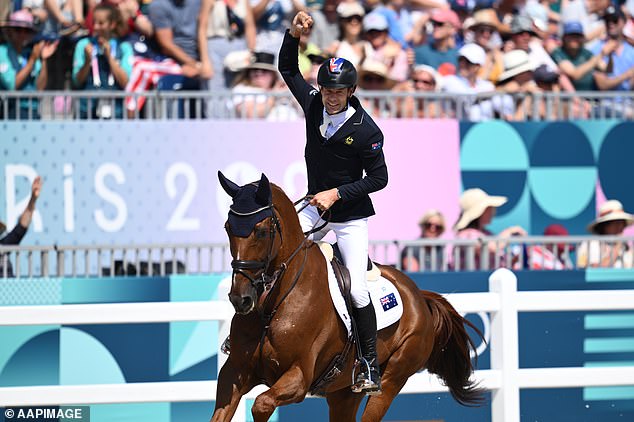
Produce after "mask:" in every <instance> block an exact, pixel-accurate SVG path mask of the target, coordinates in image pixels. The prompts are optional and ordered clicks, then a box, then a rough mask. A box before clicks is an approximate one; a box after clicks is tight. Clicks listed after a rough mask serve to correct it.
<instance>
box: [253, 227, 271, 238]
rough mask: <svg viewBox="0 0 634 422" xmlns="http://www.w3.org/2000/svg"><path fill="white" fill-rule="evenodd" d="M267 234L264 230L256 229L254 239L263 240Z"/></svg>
mask: <svg viewBox="0 0 634 422" xmlns="http://www.w3.org/2000/svg"><path fill="white" fill-rule="evenodd" d="M267 234H268V231H266V230H264V229H257V230H256V231H255V238H256V239H264V238H265V237H266V236H267Z"/></svg>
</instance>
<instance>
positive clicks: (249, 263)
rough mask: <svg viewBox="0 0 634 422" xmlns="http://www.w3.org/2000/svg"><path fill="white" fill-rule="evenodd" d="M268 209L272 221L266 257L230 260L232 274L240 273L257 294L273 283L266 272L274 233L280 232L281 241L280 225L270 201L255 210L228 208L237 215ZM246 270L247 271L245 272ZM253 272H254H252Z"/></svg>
mask: <svg viewBox="0 0 634 422" xmlns="http://www.w3.org/2000/svg"><path fill="white" fill-rule="evenodd" d="M268 209H270V210H271V212H272V214H273V216H272V217H271V218H272V219H273V223H272V224H271V225H270V229H269V233H268V237H269V238H270V239H271V241H270V242H269V248H268V251H267V253H266V258H265V259H264V261H258V260H248V259H234V260H232V261H231V268H233V276H235V275H236V274H240V275H242V276H243V277H245V278H246V279H248V280H249V281H250V282H251V285H252V286H253V288H255V290H256V291H257V292H258V295H259V294H261V293H262V292H263V291H265V290H268V288H270V285H271V284H272V283H273V281H274V280H273V279H272V277H269V276H268V275H267V274H268V272H269V266H270V265H271V262H272V261H273V259H274V258H275V256H273V244H274V243H275V233H277V232H279V234H280V242H281V241H282V230H281V227H280V222H279V219H278V218H277V212H276V210H275V207H274V206H273V203H270V204H268V205H266V206H264V207H262V208H258V209H256V210H255V211H249V212H239V211H236V210H234V209H233V208H231V207H230V208H229V212H230V213H231V214H234V215H237V216H239V217H247V216H250V215H254V214H257V213H259V212H261V211H266V210H268ZM247 271H248V272H247ZM253 272H255V274H254V273H253Z"/></svg>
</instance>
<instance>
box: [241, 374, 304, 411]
mask: <svg viewBox="0 0 634 422" xmlns="http://www.w3.org/2000/svg"><path fill="white" fill-rule="evenodd" d="M307 392H308V388H307V387H306V383H305V381H304V374H303V372H302V370H301V369H300V368H299V367H297V366H295V367H293V368H291V369H289V370H288V371H287V372H285V373H284V374H283V375H282V376H281V377H280V379H278V380H277V382H276V383H275V384H273V386H272V387H271V388H269V389H268V390H266V391H265V392H264V393H262V394H260V395H259V396H258V397H257V398H256V399H255V402H254V403H253V407H252V408H251V413H252V414H253V421H254V422H266V421H268V420H269V418H270V417H271V415H272V414H273V412H274V411H275V408H276V407H279V406H284V405H285V404H291V403H297V402H300V401H302V400H303V399H304V397H306V393H307Z"/></svg>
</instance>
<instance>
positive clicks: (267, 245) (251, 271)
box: [218, 172, 282, 314]
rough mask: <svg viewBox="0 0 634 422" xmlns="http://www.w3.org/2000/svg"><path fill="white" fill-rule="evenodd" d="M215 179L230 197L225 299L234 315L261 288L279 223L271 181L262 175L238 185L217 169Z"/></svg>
mask: <svg viewBox="0 0 634 422" xmlns="http://www.w3.org/2000/svg"><path fill="white" fill-rule="evenodd" d="M218 179H219V180H220V185H221V186H222V188H223V189H224V190H225V192H227V193H228V194H229V196H231V198H233V203H232V204H231V207H230V208H229V217H228V218H227V222H226V223H225V230H226V231H227V235H228V236H229V247H230V249H231V256H232V257H233V260H232V261H231V267H232V268H233V276H232V279H231V290H230V292H229V300H230V301H231V303H232V304H233V307H234V309H235V311H236V312H237V313H238V314H248V313H249V312H251V311H253V310H254V309H255V306H256V304H257V301H258V298H259V296H260V294H262V292H263V291H264V288H265V287H266V283H267V281H268V280H267V277H268V276H269V275H270V270H271V269H270V268H269V267H270V266H271V262H272V261H273V259H274V258H275V257H276V256H277V253H278V252H279V249H280V246H281V243H282V239H281V231H280V222H279V220H278V217H277V215H276V213H275V208H274V206H273V200H272V193H271V184H270V183H269V180H268V179H267V178H266V176H265V175H264V174H263V175H262V177H261V178H260V181H259V182H253V183H249V184H247V185H244V186H238V185H237V184H235V183H234V182H232V181H231V180H229V179H227V178H226V177H225V176H224V175H223V174H222V173H221V172H218Z"/></svg>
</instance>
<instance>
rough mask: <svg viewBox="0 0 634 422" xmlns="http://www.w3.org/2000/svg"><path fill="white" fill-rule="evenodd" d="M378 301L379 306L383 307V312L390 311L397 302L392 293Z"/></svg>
mask: <svg viewBox="0 0 634 422" xmlns="http://www.w3.org/2000/svg"><path fill="white" fill-rule="evenodd" d="M380 300H381V306H383V311H389V310H390V309H392V308H394V307H396V306H398V302H397V301H396V296H394V293H390V294H389V295H387V296H383V297H382V298H381V299H380Z"/></svg>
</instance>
